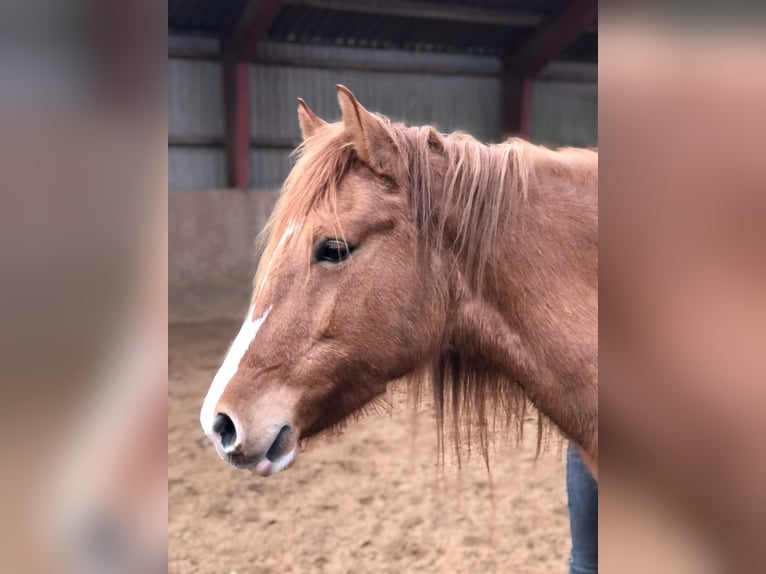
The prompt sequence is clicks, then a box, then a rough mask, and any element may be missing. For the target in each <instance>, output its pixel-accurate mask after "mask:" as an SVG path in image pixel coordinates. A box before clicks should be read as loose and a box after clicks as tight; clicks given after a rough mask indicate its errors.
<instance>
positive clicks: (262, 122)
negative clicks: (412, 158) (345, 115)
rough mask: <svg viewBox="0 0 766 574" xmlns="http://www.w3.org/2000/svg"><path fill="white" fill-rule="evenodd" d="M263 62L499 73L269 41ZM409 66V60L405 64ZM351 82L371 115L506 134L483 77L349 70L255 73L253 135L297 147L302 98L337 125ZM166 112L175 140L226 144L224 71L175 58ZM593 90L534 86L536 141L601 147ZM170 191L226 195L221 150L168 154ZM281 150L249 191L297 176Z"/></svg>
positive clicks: (491, 87)
mask: <svg viewBox="0 0 766 574" xmlns="http://www.w3.org/2000/svg"><path fill="white" fill-rule="evenodd" d="M258 55H259V57H260V58H263V59H268V60H272V61H286V60H295V59H303V60H307V59H308V60H311V61H325V62H346V63H348V62H350V63H354V64H396V63H401V62H402V61H406V62H407V64H408V65H422V66H427V67H436V68H444V69H451V68H455V67H460V68H471V69H472V70H476V72H477V73H479V74H481V73H492V72H496V71H497V70H499V66H500V62H499V60H497V59H496V58H485V57H477V56H465V55H449V54H432V53H410V52H398V51H393V50H371V49H361V48H360V49H351V48H339V47H332V46H322V47H314V46H304V45H294V44H275V43H264V44H263V45H262V46H261V47H260V48H259V53H258ZM405 58H406V60H405ZM338 83H341V84H345V85H346V86H348V87H349V88H350V89H351V90H352V91H353V92H354V93H355V94H356V95H357V97H358V98H359V100H360V101H361V102H362V103H363V104H364V105H365V106H366V107H368V108H369V109H371V110H374V111H378V112H381V113H384V114H386V115H387V116H389V117H390V118H392V119H394V120H402V121H406V122H408V123H411V124H432V125H435V126H437V127H438V128H439V129H440V130H441V131H445V132H448V131H452V130H456V129H461V130H464V131H467V132H470V133H471V134H473V135H474V136H476V137H477V138H479V139H482V140H486V141H497V140H498V139H499V138H500V137H501V131H500V126H501V122H500V107H499V102H500V81H499V79H498V78H497V77H492V76H481V75H470V76H469V75H465V76H447V75H426V74H414V73H391V72H378V71H364V70H349V69H327V68H304V67H300V68H299V67H293V66H287V65H254V66H251V68H250V91H251V92H250V93H251V125H250V132H251V137H252V138H254V139H259V140H264V141H275V142H287V141H298V140H299V137H300V134H299V128H298V121H297V116H296V98H297V97H299V96H300V97H302V98H304V99H305V100H306V101H307V102H308V104H309V105H310V106H311V107H312V108H313V109H314V110H315V111H316V112H317V113H318V114H319V115H320V116H322V117H324V118H325V119H328V120H335V119H337V118H338V117H339V115H340V112H339V110H338V104H337V97H336V93H335V89H334V86H335V84H338ZM168 94H169V95H168V97H169V102H168V108H169V115H170V118H169V122H170V127H169V129H170V135H171V137H172V136H177V137H182V138H185V139H187V141H188V140H193V139H194V138H219V139H222V138H223V136H224V129H225V121H224V117H225V116H224V104H223V79H222V66H221V64H220V63H218V62H212V61H199V60H180V59H171V60H170V62H169V86H168ZM596 118H597V89H596V85H595V84H592V85H590V84H576V83H563V82H549V81H546V82H537V84H536V86H535V95H534V102H533V117H532V138H533V139H534V140H535V141H540V142H543V143H548V144H552V145H580V146H590V145H596V143H597V135H598V134H597V122H596ZM168 161H169V175H168V178H169V181H168V185H169V187H170V188H171V189H195V188H213V187H224V186H225V185H226V170H225V163H226V162H225V154H224V150H223V147H222V145H215V144H214V145H211V146H208V147H204V146H200V145H197V146H194V147H191V146H170V148H169V150H168ZM290 163H291V160H290V151H289V150H288V149H286V148H284V147H275V148H264V147H259V148H254V149H252V150H251V153H250V167H251V177H252V186H253V187H255V188H274V187H279V186H280V185H281V183H282V181H283V180H284V178H285V176H286V174H287V173H288V171H289V169H290Z"/></svg>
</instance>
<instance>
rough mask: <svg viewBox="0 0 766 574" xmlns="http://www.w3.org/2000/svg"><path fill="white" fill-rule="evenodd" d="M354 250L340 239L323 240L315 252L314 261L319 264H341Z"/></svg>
mask: <svg viewBox="0 0 766 574" xmlns="http://www.w3.org/2000/svg"><path fill="white" fill-rule="evenodd" d="M352 251H353V248H352V247H351V246H350V245H349V244H348V243H346V242H345V241H341V240H340V239H323V240H322V241H320V242H319V245H317V247H316V250H315V251H314V261H316V262H317V263H319V262H322V261H327V262H328V263H341V262H342V261H345V260H346V259H347V258H348V256H349V255H351V252H352Z"/></svg>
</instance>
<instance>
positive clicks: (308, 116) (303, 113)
mask: <svg viewBox="0 0 766 574" xmlns="http://www.w3.org/2000/svg"><path fill="white" fill-rule="evenodd" d="M298 123H299V124H300V125H301V134H302V135H303V140H304V141H305V140H307V139H309V138H310V137H311V136H313V135H314V134H315V133H316V131H317V130H318V129H319V128H321V127H322V126H324V125H327V122H325V121H324V120H323V119H322V118H320V117H319V116H318V115H316V114H315V113H314V112H313V111H312V109H311V108H309V107H308V105H306V102H304V101H303V98H298Z"/></svg>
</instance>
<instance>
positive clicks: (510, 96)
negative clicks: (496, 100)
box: [501, 67, 534, 139]
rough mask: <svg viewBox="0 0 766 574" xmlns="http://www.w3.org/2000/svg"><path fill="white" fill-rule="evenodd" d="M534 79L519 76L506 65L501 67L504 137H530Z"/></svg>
mask: <svg viewBox="0 0 766 574" xmlns="http://www.w3.org/2000/svg"><path fill="white" fill-rule="evenodd" d="M533 89H534V79H533V78H530V77H526V76H519V75H517V74H515V73H513V71H511V70H510V69H509V68H508V67H504V68H503V78H502V89H501V91H502V97H503V107H502V114H503V115H502V120H503V134H504V136H505V137H509V136H519V137H522V138H524V139H529V137H530V125H531V121H530V118H531V116H532V91H533Z"/></svg>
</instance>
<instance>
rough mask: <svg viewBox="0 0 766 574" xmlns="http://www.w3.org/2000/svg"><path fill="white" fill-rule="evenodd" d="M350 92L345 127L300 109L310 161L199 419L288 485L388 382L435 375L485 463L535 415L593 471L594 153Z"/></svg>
mask: <svg viewBox="0 0 766 574" xmlns="http://www.w3.org/2000/svg"><path fill="white" fill-rule="evenodd" d="M336 89H337V95H338V101H339V104H340V109H341V120H340V121H339V122H334V123H328V122H326V121H324V120H322V119H321V118H319V117H318V116H317V115H316V114H315V113H314V112H313V111H312V110H311V109H310V108H309V107H308V106H307V105H306V103H305V102H304V101H303V100H302V99H299V100H298V119H299V124H300V128H301V133H302V136H303V141H302V143H301V144H300V146H299V148H298V149H297V151H296V155H297V161H296V163H295V165H294V167H293V168H292V170H291V172H290V174H289V175H288V177H287V179H286V180H285V183H284V186H283V189H282V191H281V194H280V197H279V200H278V202H277V204H276V206H275V208H274V211H273V213H272V215H271V217H270V219H269V221H268V223H267V225H266V227H265V228H264V230H263V232H262V235H261V252H262V253H261V259H260V262H259V265H258V269H257V272H256V275H255V280H254V284H253V295H252V299H251V302H250V306H249V309H248V311H247V314H246V316H245V320H244V322H243V324H242V327H241V329H240V331H239V333H238V334H237V336H236V338H235V339H234V341H233V343H232V345H231V347H230V349H229V351H228V353H227V355H226V357H225V359H224V361H223V363H222V365H221V367H220V369H219V370H218V372H217V373H216V375H215V377H214V379H213V381H212V384H211V386H210V389H209V391H208V393H207V395H206V397H205V399H204V403H203V405H202V409H201V412H200V423H201V425H202V428H203V430H204V432H205V434H206V435H207V436H208V438H209V439H210V440H211V441H212V443H213V444H214V446H215V448H216V451H217V452H218V454H219V456H220V457H221V458H222V459H224V460H225V461H226V462H228V463H229V464H231V465H234V466H236V467H239V468H245V469H249V470H250V471H252V472H253V473H255V474H258V475H261V476H270V475H273V474H275V473H277V472H279V471H281V470H283V469H285V468H287V467H289V466H290V465H291V464H293V462H294V461H295V457H296V452H297V447H298V446H299V445H300V444H302V443H303V442H304V441H305V440H306V439H308V438H310V437H313V436H315V435H318V434H319V433H323V432H324V431H327V430H328V429H333V428H335V427H337V426H338V425H342V424H343V423H344V422H345V421H347V420H348V419H349V417H351V416H352V415H358V414H359V413H362V412H364V411H365V409H367V408H369V407H370V406H371V405H375V404H376V402H377V401H379V400H380V399H381V398H382V397H384V396H385V394H386V391H387V388H388V386H389V384H390V383H391V382H392V381H399V380H404V381H407V382H409V383H411V384H413V385H422V384H423V381H430V387H431V389H432V393H433V399H434V405H435V410H436V416H437V422H438V429H439V430H438V432H439V435H440V437H443V434H442V433H443V429H444V426H445V424H446V422H447V418H448V415H449V417H450V418H451V423H452V425H451V426H452V428H453V430H454V432H455V433H456V444H459V443H460V437H459V434H460V432H461V429H463V430H465V429H466V427H472V428H474V429H478V430H474V431H473V432H474V435H473V436H474V438H475V437H476V436H477V433H478V439H479V442H480V444H481V445H482V449H483V451H484V454H485V456H486V445H487V442H488V439H490V438H491V435H492V434H493V433H494V432H495V426H496V422H495V421H496V420H497V419H498V418H500V419H501V420H504V421H511V420H514V421H516V422H518V417H520V416H522V415H523V413H524V412H525V408H526V405H528V404H531V405H532V406H533V407H534V408H536V410H537V411H538V413H539V415H540V418H539V419H538V422H539V424H540V427H542V426H543V425H545V427H546V428H548V424H549V423H550V424H551V425H552V426H553V427H555V428H557V429H558V431H560V433H561V434H562V435H563V436H564V437H565V438H567V439H569V440H570V441H571V442H573V443H574V444H575V445H576V446H577V447H579V448H580V450H581V452H582V454H583V458H584V459H585V461H586V464H587V465H588V466H589V468H590V469H591V470H592V471H593V473H594V475H595V476H597V472H598V152H597V150H593V149H576V148H562V149H557V150H553V149H549V148H546V147H543V146H538V145H533V144H531V143H528V142H526V141H524V140H521V139H518V138H512V139H510V140H508V141H506V142H504V143H501V144H494V145H486V144H483V143H480V142H479V141H477V140H476V139H474V138H473V137H471V136H470V135H467V134H465V133H461V132H455V133H451V134H442V133H440V132H439V131H437V130H436V129H435V128H433V127H431V126H423V127H409V126H405V125H403V124H400V123H394V122H391V121H390V120H389V119H387V118H386V117H385V116H382V115H379V114H374V113H372V112H370V111H368V110H367V109H365V108H364V107H363V106H362V105H361V104H360V103H359V101H358V100H357V98H356V97H355V96H354V94H353V93H352V92H351V91H350V90H349V89H348V88H346V87H344V86H342V85H338V86H336ZM514 417H516V418H514ZM541 421H542V422H541ZM519 424H521V423H519ZM468 430H469V432H470V429H468ZM538 432H540V430H538ZM539 440H540V439H539V434H538V449H539ZM440 443H441V445H442V447H441V448H443V438H440Z"/></svg>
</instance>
